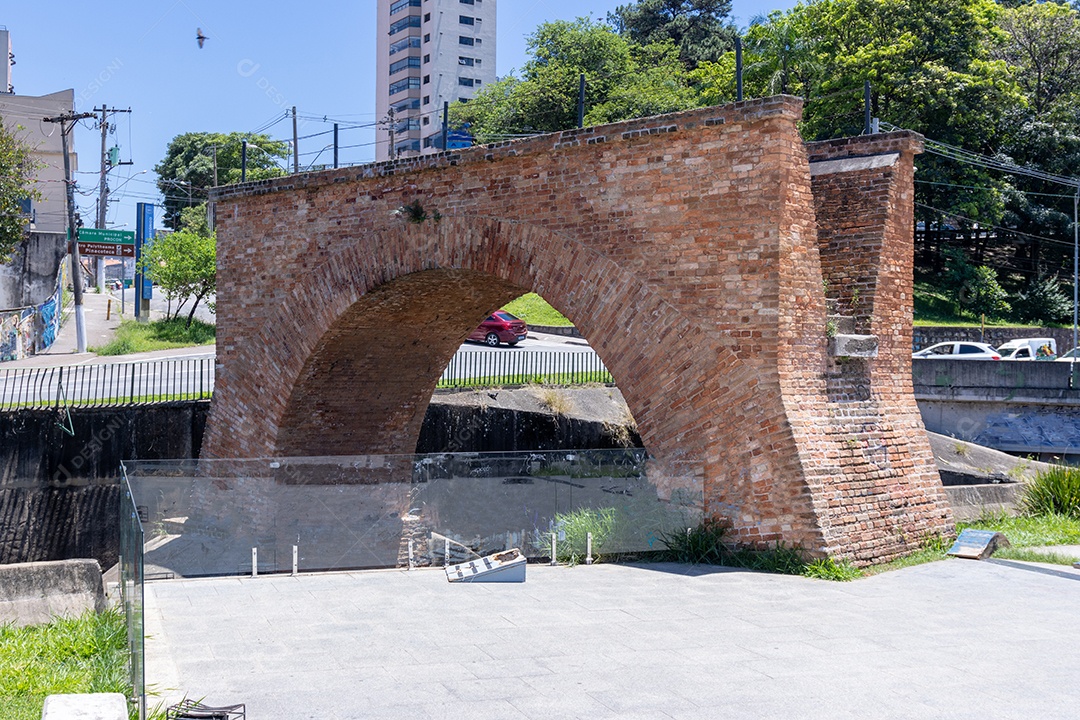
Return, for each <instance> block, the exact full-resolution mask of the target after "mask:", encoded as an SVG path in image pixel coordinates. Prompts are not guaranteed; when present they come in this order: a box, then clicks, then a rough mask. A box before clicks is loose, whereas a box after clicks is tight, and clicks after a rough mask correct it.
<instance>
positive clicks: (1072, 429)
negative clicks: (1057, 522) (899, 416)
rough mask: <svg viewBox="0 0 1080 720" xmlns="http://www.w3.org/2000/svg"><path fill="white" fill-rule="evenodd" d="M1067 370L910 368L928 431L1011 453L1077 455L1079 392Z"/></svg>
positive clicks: (1049, 366) (965, 363)
mask: <svg viewBox="0 0 1080 720" xmlns="http://www.w3.org/2000/svg"><path fill="white" fill-rule="evenodd" d="M1071 371H1072V364H1071V363H1064V362H1020V361H1005V362H973V361H970V360H944V359H942V360H939V359H929V358H928V359H925V360H917V361H915V362H914V363H913V367H912V376H913V382H914V390H915V397H916V398H917V399H918V402H919V408H920V409H921V410H922V416H923V421H924V422H925V423H926V429H927V430H930V431H931V432H936V433H940V434H942V435H949V436H950V437H955V438H958V439H960V440H967V441H969V442H973V443H976V444H978V445H985V446H986V447H991V448H994V449H995V450H1002V451H1004V452H1010V453H1031V454H1033V455H1042V456H1055V455H1056V456H1059V457H1063V456H1066V455H1078V454H1080V387H1077V386H1076V383H1075V382H1073V383H1070V377H1069V376H1070V374H1071Z"/></svg>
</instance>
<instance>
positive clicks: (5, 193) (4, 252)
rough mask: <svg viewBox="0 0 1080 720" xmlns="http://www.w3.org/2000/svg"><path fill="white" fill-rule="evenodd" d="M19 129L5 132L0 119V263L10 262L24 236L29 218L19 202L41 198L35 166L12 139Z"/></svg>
mask: <svg viewBox="0 0 1080 720" xmlns="http://www.w3.org/2000/svg"><path fill="white" fill-rule="evenodd" d="M21 129H22V128H20V127H18V126H16V127H14V128H12V129H10V130H9V129H8V128H7V127H6V126H5V125H4V122H3V118H2V117H0V264H3V263H7V262H8V261H9V260H10V259H11V252H12V250H14V249H15V246H16V245H18V244H19V242H21V241H22V240H23V238H25V237H26V230H27V225H28V223H29V219H28V218H26V217H25V216H24V215H23V212H22V208H21V206H20V203H21V202H22V201H23V200H26V199H28V198H29V199H39V198H40V197H41V196H40V194H39V193H38V191H37V190H36V188H35V187H34V178H35V174H36V171H37V168H38V164H37V163H36V162H35V161H34V159H33V158H32V157H31V155H30V149H29V148H28V147H27V146H26V145H25V144H24V143H23V142H21V141H20V140H19V139H18V138H17V137H16V133H18V132H19V131H20V130H21Z"/></svg>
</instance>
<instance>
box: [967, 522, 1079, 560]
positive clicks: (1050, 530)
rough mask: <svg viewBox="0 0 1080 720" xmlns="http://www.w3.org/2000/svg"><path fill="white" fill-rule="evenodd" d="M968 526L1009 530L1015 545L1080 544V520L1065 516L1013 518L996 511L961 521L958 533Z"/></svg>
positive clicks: (1007, 535)
mask: <svg viewBox="0 0 1080 720" xmlns="http://www.w3.org/2000/svg"><path fill="white" fill-rule="evenodd" d="M964 528H974V529H976V530H994V531H996V532H1001V533H1005V537H1007V538H1009V543H1010V544H1011V545H1012V546H1013V547H1035V546H1041V545H1080V520H1077V519H1076V518H1070V517H1066V516H1065V515H1054V514H1048V515H1021V516H1019V517H1013V516H1011V515H1008V514H1006V513H994V514H987V515H983V516H982V517H980V518H979V519H977V520H974V521H972V522H968V523H957V525H956V529H957V531H958V532H959V531H961V530H963V529H964ZM995 556H996V553H995Z"/></svg>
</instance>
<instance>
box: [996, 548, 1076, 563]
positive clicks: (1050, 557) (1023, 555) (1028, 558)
mask: <svg viewBox="0 0 1080 720" xmlns="http://www.w3.org/2000/svg"><path fill="white" fill-rule="evenodd" d="M994 558H995V559H1001V560H1020V561H1021V562H1036V563H1048V564H1050V565H1068V566H1070V567H1071V566H1072V564H1073V563H1075V562H1076V561H1078V560H1080V558H1078V557H1076V556H1075V555H1062V554H1061V553H1055V552H1051V553H1041V552H1036V551H1035V550H1031V549H1030V548H1020V547H1007V548H1001V549H1000V550H998V551H997V552H995V553H994Z"/></svg>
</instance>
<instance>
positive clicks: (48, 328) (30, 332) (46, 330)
mask: <svg viewBox="0 0 1080 720" xmlns="http://www.w3.org/2000/svg"><path fill="white" fill-rule="evenodd" d="M66 280H67V272H66V270H65V264H64V263H61V264H60V270H59V271H58V272H57V273H56V286H55V287H54V289H53V294H52V296H51V297H49V299H48V300H46V301H45V302H43V303H41V304H40V305H37V306H35V307H28V308H16V309H13V310H0V362H4V361H6V360H21V359H22V358H24V357H28V356H30V355H33V354H35V353H39V352H43V351H45V350H47V349H48V348H49V347H51V346H52V344H53V343H54V342H56V335H57V333H59V332H60V323H61V321H62V319H63V314H64V313H63V309H64V307H63V303H64V285H65V283H66Z"/></svg>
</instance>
